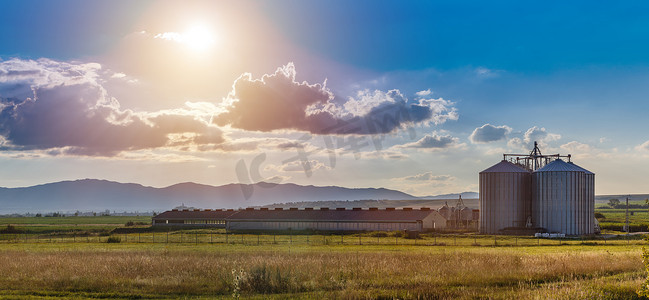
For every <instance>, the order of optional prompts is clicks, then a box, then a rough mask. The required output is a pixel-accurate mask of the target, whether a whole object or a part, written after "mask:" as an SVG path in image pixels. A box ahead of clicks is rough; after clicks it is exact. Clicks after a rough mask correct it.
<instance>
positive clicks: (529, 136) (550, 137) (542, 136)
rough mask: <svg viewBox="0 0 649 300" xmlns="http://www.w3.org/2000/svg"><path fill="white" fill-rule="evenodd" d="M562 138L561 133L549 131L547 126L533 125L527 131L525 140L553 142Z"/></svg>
mask: <svg viewBox="0 0 649 300" xmlns="http://www.w3.org/2000/svg"><path fill="white" fill-rule="evenodd" d="M559 139H561V135H560V134H556V133H549V132H548V131H547V130H546V129H545V128H539V127H536V126H534V127H532V128H530V129H528V130H527V131H526V132H525V142H526V143H532V142H534V141H537V142H545V143H547V142H552V141H556V140H559Z"/></svg>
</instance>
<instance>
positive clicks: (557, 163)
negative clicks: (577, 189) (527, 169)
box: [534, 159, 585, 173]
mask: <svg viewBox="0 0 649 300" xmlns="http://www.w3.org/2000/svg"><path fill="white" fill-rule="evenodd" d="M536 172H585V169H584V168H581V167H579V166H577V165H575V164H569V163H567V162H565V161H563V160H562V159H556V160H554V161H552V162H551V163H549V164H547V165H545V166H544V167H543V168H540V169H538V170H536V171H534V173H536Z"/></svg>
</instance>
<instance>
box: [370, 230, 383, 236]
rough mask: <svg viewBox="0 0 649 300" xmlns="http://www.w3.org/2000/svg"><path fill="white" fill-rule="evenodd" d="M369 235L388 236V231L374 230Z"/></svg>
mask: <svg viewBox="0 0 649 300" xmlns="http://www.w3.org/2000/svg"><path fill="white" fill-rule="evenodd" d="M369 235H370V236H371V237H387V236H388V233H387V232H385V231H372V232H370V234H369Z"/></svg>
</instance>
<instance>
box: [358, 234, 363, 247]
mask: <svg viewBox="0 0 649 300" xmlns="http://www.w3.org/2000/svg"><path fill="white" fill-rule="evenodd" d="M358 244H359V245H362V244H363V240H361V235H360V234H359V235H358Z"/></svg>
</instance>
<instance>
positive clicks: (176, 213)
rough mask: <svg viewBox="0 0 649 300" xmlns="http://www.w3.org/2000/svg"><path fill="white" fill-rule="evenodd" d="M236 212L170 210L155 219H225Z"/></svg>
mask: <svg viewBox="0 0 649 300" xmlns="http://www.w3.org/2000/svg"><path fill="white" fill-rule="evenodd" d="M236 212H237V211H235V210H175V209H174V210H168V211H165V212H163V213H161V214H159V215H157V216H155V217H153V219H165V220H170V219H221V220H223V219H225V218H227V217H229V216H231V215H232V214H234V213H236Z"/></svg>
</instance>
